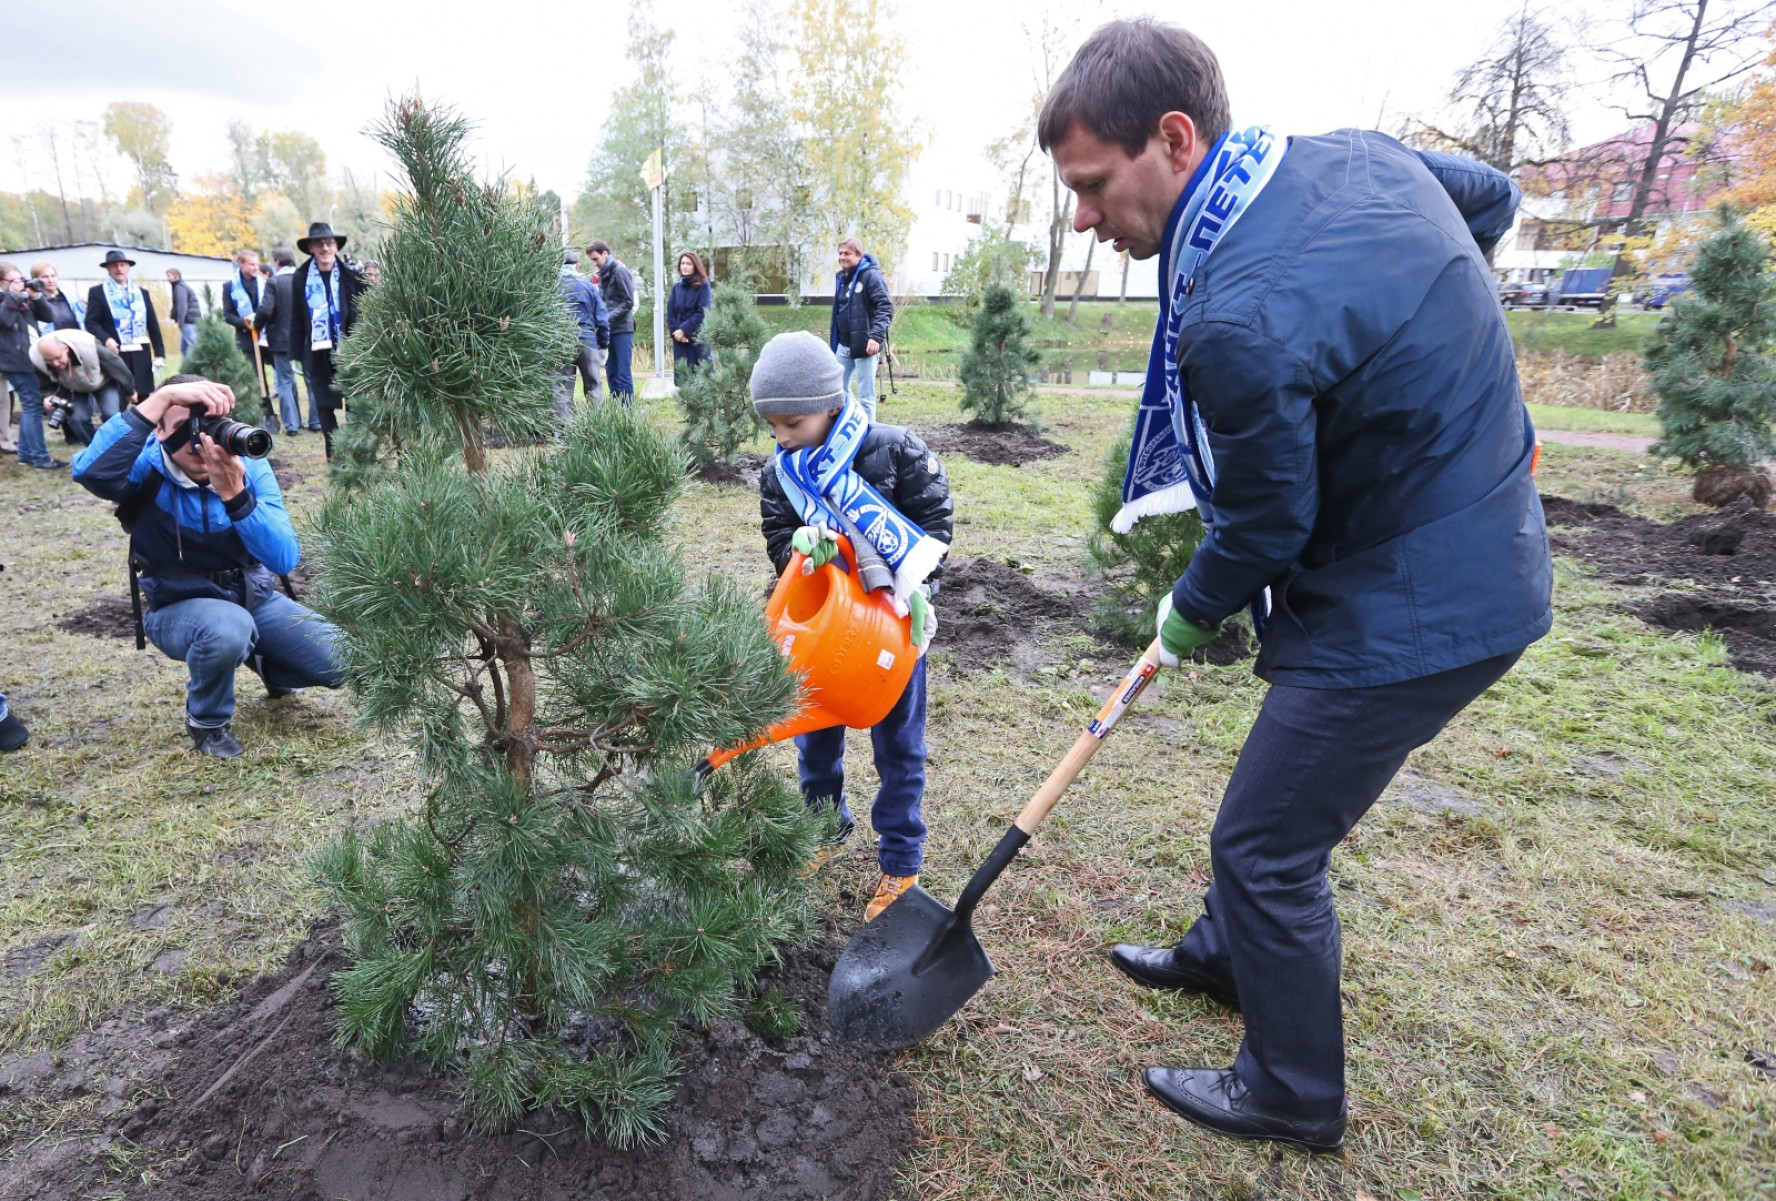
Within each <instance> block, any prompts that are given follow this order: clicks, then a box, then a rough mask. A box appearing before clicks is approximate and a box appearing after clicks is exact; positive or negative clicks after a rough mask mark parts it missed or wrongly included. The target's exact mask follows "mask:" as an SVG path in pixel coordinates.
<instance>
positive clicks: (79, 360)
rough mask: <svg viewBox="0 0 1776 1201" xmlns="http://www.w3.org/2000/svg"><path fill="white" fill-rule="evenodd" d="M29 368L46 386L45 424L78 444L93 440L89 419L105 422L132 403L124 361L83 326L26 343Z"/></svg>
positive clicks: (132, 389) (132, 384)
mask: <svg viewBox="0 0 1776 1201" xmlns="http://www.w3.org/2000/svg"><path fill="white" fill-rule="evenodd" d="M31 366H32V367H34V368H36V371H37V374H38V376H39V377H40V379H39V383H43V382H45V381H47V383H48V384H49V387H50V391H49V392H46V393H45V394H44V397H43V409H44V411H45V412H46V413H48V414H49V421H48V423H47V424H48V425H49V428H50V429H64V428H65V429H66V430H67V431H68V432H69V434H70V436H71V437H72V438H73V440H74V441H76V442H78V443H80V444H81V445H83V446H84V445H88V444H90V443H91V442H92V439H93V426H92V419H93V418H94V417H98V418H99V419H100V421H101V423H103V422H105V421H109V420H110V419H111V418H113V417H115V416H117V414H118V413H119V412H121V411H122V410H123V409H124V408H125V407H126V406H128V405H131V404H134V403H135V400H136V377H135V373H134V372H132V371H131V370H130V368H129V364H128V363H125V362H124V361H123V358H122V357H121V356H119V355H117V354H114V353H113V352H112V351H111V350H110V349H109V348H108V347H105V346H101V345H99V340H98V339H97V338H95V337H93V336H92V335H91V334H89V333H87V332H86V331H85V330H83V329H58V330H56V331H55V332H54V333H48V334H44V335H43V336H42V337H41V338H39V339H37V343H36V345H34V346H32V347H31Z"/></svg>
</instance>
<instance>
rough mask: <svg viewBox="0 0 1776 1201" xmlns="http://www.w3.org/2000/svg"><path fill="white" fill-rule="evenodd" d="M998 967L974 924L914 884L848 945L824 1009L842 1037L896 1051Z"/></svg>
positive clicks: (933, 1026) (931, 1028)
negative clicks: (960, 920)
mask: <svg viewBox="0 0 1776 1201" xmlns="http://www.w3.org/2000/svg"><path fill="white" fill-rule="evenodd" d="M993 970H994V969H993V961H992V960H990V959H988V958H987V953H986V951H985V950H983V949H982V948H981V945H980V942H979V940H977V939H976V938H975V936H974V930H973V929H972V928H971V927H969V926H968V925H967V924H966V923H963V922H958V921H957V920H956V915H955V914H953V913H951V912H950V910H949V909H947V908H945V907H944V905H943V903H942V902H941V901H939V900H938V899H937V898H936V897H934V896H932V895H931V894H930V893H928V892H926V891H925V890H924V889H923V888H916V887H915V888H912V889H910V890H908V891H907V892H906V893H904V894H902V896H901V897H900V899H899V900H897V901H895V902H894V904H892V905H890V906H888V908H887V909H886V910H885V911H884V912H883V913H882V915H881V916H880V917H878V918H877V919H876V920H875V921H873V922H867V923H865V925H864V927H863V928H862V929H861V930H859V931H858V932H857V933H856V935H854V936H853V937H852V939H851V942H850V943H849V944H848V945H847V946H846V947H845V951H844V954H842V955H840V956H839V961H838V963H837V964H836V965H834V967H833V974H832V982H831V983H830V984H829V985H828V986H827V993H826V1016H827V1019H828V1020H829V1021H830V1022H831V1023H832V1028H833V1031H834V1032H835V1033H836V1034H837V1035H838V1036H839V1037H840V1038H841V1039H843V1040H844V1041H845V1042H848V1043H852V1044H854V1045H856V1046H860V1047H865V1048H867V1049H869V1050H872V1051H898V1050H901V1049H903V1048H905V1047H910V1046H912V1045H913V1044H914V1043H916V1042H919V1041H921V1040H922V1039H924V1038H926V1037H928V1036H929V1035H931V1034H932V1033H933V1032H935V1031H936V1030H937V1028H938V1027H940V1026H942V1025H943V1024H944V1023H945V1022H947V1021H949V1020H950V1018H951V1016H953V1015H954V1014H955V1012H956V1011H957V1010H958V1009H961V1008H962V1006H963V1005H965V1004H966V1003H967V1002H968V998H970V997H972V996H973V995H974V994H975V993H976V992H978V991H980V987H981V985H983V984H985V983H986V982H987V981H988V980H990V979H992V978H993Z"/></svg>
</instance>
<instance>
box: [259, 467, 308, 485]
mask: <svg viewBox="0 0 1776 1201" xmlns="http://www.w3.org/2000/svg"><path fill="white" fill-rule="evenodd" d="M266 462H267V463H269V464H270V465H271V473H272V474H273V475H275V476H277V482H278V491H280V492H288V491H289V490H290V489H292V488H294V487H295V486H296V485H297V484H300V483H301V482H302V481H304V480H306V479H307V478H308V477H307V476H306V475H303V474H302V473H301V472H300V471H291V470H290V465H289V464H288V463H285V462H282V461H280V460H278V459H267V460H266Z"/></svg>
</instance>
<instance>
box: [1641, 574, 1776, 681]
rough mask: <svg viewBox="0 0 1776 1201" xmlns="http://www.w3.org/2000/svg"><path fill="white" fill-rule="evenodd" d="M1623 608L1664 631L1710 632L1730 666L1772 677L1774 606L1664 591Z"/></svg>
mask: <svg viewBox="0 0 1776 1201" xmlns="http://www.w3.org/2000/svg"><path fill="white" fill-rule="evenodd" d="M1627 608H1628V611H1629V612H1630V613H1632V614H1634V615H1635V616H1636V617H1638V618H1640V619H1641V620H1642V621H1645V622H1647V623H1648V624H1650V625H1656V626H1660V627H1662V628H1664V629H1667V630H1687V631H1700V630H1713V631H1714V632H1715V633H1717V634H1719V635H1720V637H1721V641H1723V642H1725V643H1726V644H1727V657H1728V658H1729V659H1730V660H1731V661H1732V664H1733V666H1734V667H1736V668H1738V669H1739V670H1740V671H1749V672H1755V673H1757V674H1759V675H1765V676H1770V677H1772V678H1776V606H1772V605H1747V604H1735V603H1733V602H1731V601H1721V600H1714V599H1711V598H1709V597H1707V596H1698V595H1695V594H1692V593H1683V592H1667V593H1665V594H1664V595H1663V596H1656V597H1654V598H1653V599H1652V600H1651V601H1648V602H1647V603H1646V604H1644V605H1629V606H1627Z"/></svg>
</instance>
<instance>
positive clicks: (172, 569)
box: [74, 375, 344, 759]
mask: <svg viewBox="0 0 1776 1201" xmlns="http://www.w3.org/2000/svg"><path fill="white" fill-rule="evenodd" d="M233 408H234V395H233V393H232V392H230V391H229V389H227V388H226V387H224V386H222V385H220V384H214V383H211V382H210V381H209V380H206V379H203V378H202V377H200V376H195V375H179V376H174V377H173V378H172V379H170V380H168V381H167V382H166V383H165V384H163V385H161V387H160V388H159V389H158V390H157V391H155V392H154V393H153V394H152V395H150V396H149V397H148V399H146V400H144V401H142V402H141V403H140V404H138V405H137V406H136V407H135V408H133V409H130V410H129V411H127V412H124V413H119V414H118V415H117V416H115V417H113V418H111V419H110V420H109V421H107V422H106V423H105V424H104V425H102V426H100V427H99V432H98V434H97V435H96V436H95V437H94V438H93V441H92V445H90V446H88V447H86V448H85V449H84V450H82V451H81V452H80V453H79V454H77V455H75V456H74V478H75V479H76V480H78V481H79V482H80V483H81V484H82V485H84V486H85V487H86V489H87V490H88V491H89V492H91V493H93V494H94V495H95V496H100V497H103V498H104V499H106V500H109V501H115V502H117V504H118V518H119V520H121V521H122V522H123V523H124V527H125V528H126V529H128V530H129V535H130V566H131V568H132V569H133V570H136V571H140V572H141V588H142V596H143V599H144V600H145V601H146V602H147V606H148V609H147V614H146V616H145V617H144V618H143V620H142V626H143V629H144V630H145V631H146V633H147V635H148V638H149V640H150V641H152V642H153V643H154V645H155V646H157V647H159V648H160V650H161V651H162V652H163V653H165V655H166V656H167V657H168V658H169V659H178V660H181V661H182V662H184V663H185V665H186V666H187V667H188V668H189V669H190V671H191V683H190V684H189V686H188V687H187V690H186V697H185V727H186V730H187V731H188V732H189V733H190V735H191V741H192V743H193V744H194V745H195V746H196V747H197V749H198V750H199V751H200V752H201V753H203V754H206V755H213V756H215V757H216V758H218V759H232V758H234V757H235V756H236V755H239V754H241V753H242V751H243V749H244V748H242V746H241V744H240V743H239V742H238V741H236V740H235V737H234V734H233V733H232V732H231V731H230V729H229V722H230V721H231V720H232V719H233V717H234V673H235V669H236V668H238V667H240V666H241V665H242V664H243V663H244V664H246V665H248V666H249V667H251V668H252V669H253V670H254V671H255V672H257V673H258V674H259V677H260V678H261V679H262V680H264V681H265V687H266V691H267V692H269V693H270V694H271V695H272V696H273V697H278V696H284V695H287V694H288V693H290V692H292V691H294V690H295V689H298V688H307V687H312V686H320V687H325V688H337V687H339V685H340V684H341V683H343V682H344V674H343V672H342V670H341V667H340V664H339V658H338V655H337V653H336V652H335V650H334V643H335V642H336V641H337V639H338V637H339V634H338V631H337V630H336V629H335V628H334V627H333V626H332V625H330V624H328V623H327V622H326V621H323V620H322V619H321V618H319V617H317V616H316V615H315V614H314V613H313V612H311V611H310V610H308V609H306V608H304V607H303V606H301V605H299V604H297V603H296V602H295V601H293V600H290V599H288V598H286V597H284V596H281V595H279V594H278V593H277V591H276V587H277V583H276V579H275V576H280V575H287V574H288V573H289V572H291V571H294V570H295V568H296V562H297V559H298V558H300V554H301V552H300V551H299V550H298V548H297V545H296V532H295V530H294V529H292V528H291V526H290V515H289V514H288V513H287V512H285V511H284V498H283V494H282V493H281V492H279V491H278V483H277V477H276V476H275V475H274V474H272V470H271V467H270V465H268V464H267V463H266V462H265V460H263V459H240V458H236V457H235V456H234V455H232V454H230V453H229V452H228V451H227V449H225V448H224V447H222V446H219V445H217V444H216V442H215V441H214V440H212V439H211V438H210V437H209V435H207V434H199V435H198V439H197V444H196V445H195V446H194V445H192V442H191V439H190V422H189V420H188V418H189V417H190V414H191V413H192V411H193V410H197V411H200V412H204V413H209V414H212V415H221V414H225V413H228V412H229V411H230V410H232V409H233Z"/></svg>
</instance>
